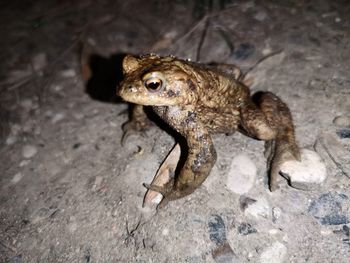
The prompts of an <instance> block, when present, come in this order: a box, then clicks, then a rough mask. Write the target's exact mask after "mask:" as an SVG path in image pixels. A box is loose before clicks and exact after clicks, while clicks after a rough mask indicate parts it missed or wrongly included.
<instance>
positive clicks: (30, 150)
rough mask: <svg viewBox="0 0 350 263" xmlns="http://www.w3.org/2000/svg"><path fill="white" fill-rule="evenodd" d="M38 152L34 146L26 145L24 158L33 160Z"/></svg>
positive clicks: (23, 150) (23, 149)
mask: <svg viewBox="0 0 350 263" xmlns="http://www.w3.org/2000/svg"><path fill="white" fill-rule="evenodd" d="M37 152H38V150H37V148H36V147H35V146H34V145H25V146H24V147H23V148H22V156H23V157H24V158H27V159H29V158H32V157H33V156H34V155H36V154H37Z"/></svg>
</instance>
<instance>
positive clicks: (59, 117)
mask: <svg viewBox="0 0 350 263" xmlns="http://www.w3.org/2000/svg"><path fill="white" fill-rule="evenodd" d="M65 116H66V115H65V114H64V113H63V112H60V113H56V114H55V115H54V116H53V117H52V119H51V122H52V123H53V124H55V123H57V122H59V121H61V120H63V119H64V117H65Z"/></svg>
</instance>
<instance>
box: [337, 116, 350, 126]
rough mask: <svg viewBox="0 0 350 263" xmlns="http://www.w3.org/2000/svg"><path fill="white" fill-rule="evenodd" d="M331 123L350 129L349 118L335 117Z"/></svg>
mask: <svg viewBox="0 0 350 263" xmlns="http://www.w3.org/2000/svg"><path fill="white" fill-rule="evenodd" d="M333 123H334V124H335V125H337V126H339V127H344V128H350V116H344V115H343V116H337V117H335V118H334V120H333Z"/></svg>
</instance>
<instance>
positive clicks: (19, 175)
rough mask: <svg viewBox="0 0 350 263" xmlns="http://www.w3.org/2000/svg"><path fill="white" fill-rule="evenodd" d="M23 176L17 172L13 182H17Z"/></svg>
mask: <svg viewBox="0 0 350 263" xmlns="http://www.w3.org/2000/svg"><path fill="white" fill-rule="evenodd" d="M22 177H23V174H21V173H16V174H15V176H14V177H13V178H12V180H11V183H13V184H17V183H18V182H19V181H21V179H22Z"/></svg>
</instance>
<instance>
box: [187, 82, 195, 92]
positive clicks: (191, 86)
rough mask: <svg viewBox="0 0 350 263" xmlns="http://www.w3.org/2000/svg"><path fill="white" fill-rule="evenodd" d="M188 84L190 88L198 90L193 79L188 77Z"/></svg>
mask: <svg viewBox="0 0 350 263" xmlns="http://www.w3.org/2000/svg"><path fill="white" fill-rule="evenodd" d="M186 84H187V86H188V88H189V89H190V90H192V91H195V90H196V85H194V83H193V81H192V80H190V79H187V80H186Z"/></svg>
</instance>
